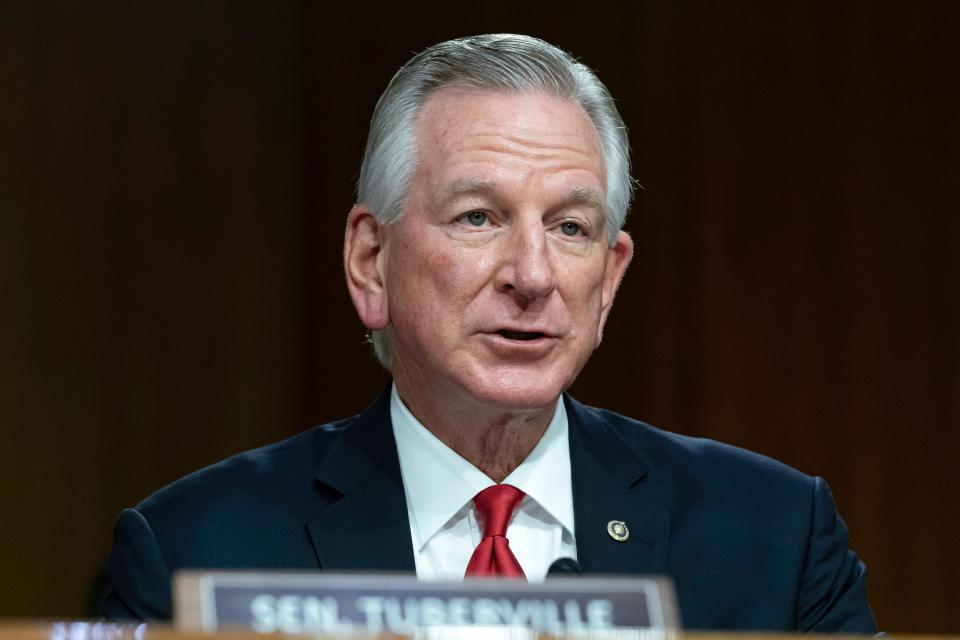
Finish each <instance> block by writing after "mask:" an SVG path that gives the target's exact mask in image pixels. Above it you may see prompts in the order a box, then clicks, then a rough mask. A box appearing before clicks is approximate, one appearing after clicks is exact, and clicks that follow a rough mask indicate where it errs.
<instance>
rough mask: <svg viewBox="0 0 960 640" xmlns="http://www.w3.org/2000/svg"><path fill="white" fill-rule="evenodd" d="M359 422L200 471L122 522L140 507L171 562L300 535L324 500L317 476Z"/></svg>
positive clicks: (228, 559)
mask: <svg viewBox="0 0 960 640" xmlns="http://www.w3.org/2000/svg"><path fill="white" fill-rule="evenodd" d="M354 422H355V418H349V419H346V420H341V421H338V422H334V423H330V424H326V425H322V426H318V427H314V428H312V429H309V430H307V431H304V432H302V433H300V434H297V435H295V436H293V437H291V438H288V439H286V440H282V441H280V442H277V443H274V444H271V445H268V446H264V447H260V448H257V449H252V450H250V451H245V452H242V453H239V454H236V455H234V456H231V457H229V458H227V459H225V460H222V461H220V462H217V463H215V464H213V465H210V466H208V467H205V468H203V469H200V470H198V471H194V472H193V473H190V474H189V475H187V476H184V477H182V478H180V479H179V480H176V481H175V482H173V483H171V484H169V485H167V486H165V487H163V488H162V489H160V490H158V491H157V492H155V493H153V494H152V495H150V496H149V497H147V498H146V499H145V500H143V501H142V502H140V503H139V504H138V505H137V506H136V507H134V509H133V510H132V511H127V512H125V514H123V515H122V516H121V521H120V522H121V523H122V522H123V518H124V516H126V517H127V519H133V514H136V519H137V520H142V522H141V523H140V525H141V527H149V529H150V531H151V535H153V536H154V537H155V538H156V540H157V541H158V544H159V545H160V547H161V551H162V552H163V555H164V557H165V559H166V561H167V563H168V565H169V566H171V567H173V566H189V565H194V564H204V563H210V564H219V562H216V559H217V558H219V557H220V555H221V554H222V555H223V557H224V563H228V564H229V563H233V564H236V563H238V562H239V561H238V560H237V559H236V558H234V557H233V556H234V555H238V554H240V553H241V550H240V549H239V548H238V549H235V550H232V549H231V548H230V547H231V544H236V545H238V546H240V545H243V546H246V547H248V548H253V547H256V546H258V545H259V544H260V543H261V542H262V541H263V540H266V539H268V538H270V537H274V536H278V537H290V536H294V535H298V532H300V531H301V530H302V528H303V523H304V521H305V520H306V518H307V517H309V515H310V513H311V512H312V511H313V510H315V509H317V508H320V507H322V506H323V505H324V504H325V496H324V495H323V494H322V493H321V492H319V491H318V490H317V487H316V482H315V478H314V476H315V474H316V471H317V468H318V466H319V465H320V464H321V463H322V461H323V460H324V458H325V457H327V456H328V455H330V454H331V453H332V452H333V451H334V449H335V447H336V444H337V443H338V442H339V441H340V440H341V438H342V435H343V434H344V433H346V432H347V431H348V430H349V429H350V427H351V426H352V425H353V424H354ZM214 549H215V550H216V552H215V553H212V552H211V550H214ZM232 551H234V552H235V553H231V552H232ZM243 553H245V554H246V553H250V552H249V551H245V552H243Z"/></svg>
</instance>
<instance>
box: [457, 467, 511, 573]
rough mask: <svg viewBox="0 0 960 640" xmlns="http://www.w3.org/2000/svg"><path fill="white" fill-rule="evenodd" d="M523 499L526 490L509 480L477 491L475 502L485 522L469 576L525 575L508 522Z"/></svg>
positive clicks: (481, 519) (468, 565)
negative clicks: (511, 483)
mask: <svg viewBox="0 0 960 640" xmlns="http://www.w3.org/2000/svg"><path fill="white" fill-rule="evenodd" d="M521 500H523V491H520V489H517V488H516V487H512V486H510V485H509V484H495V485H493V486H492V487H487V488H486V489H484V490H483V491H481V492H480V493H478V494H477V495H476V497H475V498H474V499H473V503H474V504H475V505H476V507H477V513H478V514H479V515H480V521H481V522H482V523H483V540H481V541H480V544H478V545H477V548H476V549H475V550H474V552H473V555H472V556H471V557H470V562H469V563H468V564H467V572H466V574H465V576H466V577H474V576H504V577H508V578H525V577H526V576H525V575H524V573H523V569H521V568H520V563H519V562H517V557H516V556H515V555H513V551H510V541H509V540H507V539H506V538H505V537H504V536H506V534H507V523H508V522H510V516H512V515H513V510H514V509H516V508H517V505H518V504H520V501H521Z"/></svg>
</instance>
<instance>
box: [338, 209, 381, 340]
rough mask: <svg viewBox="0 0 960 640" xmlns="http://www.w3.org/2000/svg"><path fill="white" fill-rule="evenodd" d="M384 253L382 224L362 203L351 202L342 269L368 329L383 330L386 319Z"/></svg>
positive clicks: (357, 308)
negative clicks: (352, 205) (353, 203)
mask: <svg viewBox="0 0 960 640" xmlns="http://www.w3.org/2000/svg"><path fill="white" fill-rule="evenodd" d="M384 256H385V253H384V234H383V226H382V225H381V224H380V223H379V222H378V221H377V219H376V218H375V217H374V215H373V213H371V212H370V210H369V209H368V208H367V207H366V206H365V205H363V204H356V205H354V207H353V209H351V210H350V215H349V216H347V233H346V236H345V237H344V239H343V268H344V271H345V272H346V275H347V289H348V290H349V291H350V299H351V300H353V306H354V307H355V308H356V310H357V314H358V315H359V316H360V321H361V322H363V324H364V326H366V327H367V329H370V330H371V331H377V330H380V329H383V328H385V327H386V326H387V324H389V322H390V313H389V311H388V306H387V289H386V284H385V279H384V273H383V258H384Z"/></svg>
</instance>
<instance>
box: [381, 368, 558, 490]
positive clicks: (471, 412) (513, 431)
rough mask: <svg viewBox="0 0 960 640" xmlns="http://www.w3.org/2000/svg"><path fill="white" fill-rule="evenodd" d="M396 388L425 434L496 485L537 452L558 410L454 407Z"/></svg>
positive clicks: (444, 398)
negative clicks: (532, 452) (436, 439)
mask: <svg viewBox="0 0 960 640" xmlns="http://www.w3.org/2000/svg"><path fill="white" fill-rule="evenodd" d="M395 383H396V385H397V391H398V392H399V394H400V398H401V400H403V403H404V404H405V405H406V406H407V408H408V409H409V410H410V413H412V414H413V415H414V417H416V418H417V420H419V421H420V423H421V424H422V425H423V426H425V427H426V428H427V430H429V431H430V432H431V433H432V434H433V435H435V436H436V437H437V438H439V439H440V441H441V442H443V443H444V444H445V445H447V446H448V447H450V448H451V449H453V450H454V451H456V452H457V454H459V455H460V456H461V457H463V458H464V459H465V460H466V461H467V462H469V463H470V464H472V465H473V466H475V467H476V468H477V469H479V470H480V471H482V472H483V473H484V474H485V475H486V476H487V477H489V478H490V479H491V480H493V481H494V482H497V483H499V482H503V480H504V479H505V478H506V477H507V476H508V475H510V473H511V472H513V470H514V469H516V468H517V467H518V466H520V463H521V462H523V461H524V460H525V459H526V458H527V456H528V455H529V454H530V452H531V451H533V448H534V447H535V446H536V445H537V443H538V442H539V441H540V438H541V437H542V436H543V434H544V432H545V431H546V429H547V426H548V425H549V424H550V421H551V420H552V419H553V414H554V412H555V411H556V406H557V405H556V403H555V402H554V403H551V404H550V405H548V406H545V407H538V408H535V409H523V410H510V409H504V408H502V407H496V406H491V405H489V404H485V403H483V402H479V401H476V400H473V399H469V400H465V401H460V400H459V399H458V400H457V401H454V400H452V399H451V396H450V395H448V394H441V393H436V392H434V393H431V392H430V390H425V389H424V388H423V387H419V386H418V385H408V384H404V383H403V382H402V381H401V380H399V379H397V380H395Z"/></svg>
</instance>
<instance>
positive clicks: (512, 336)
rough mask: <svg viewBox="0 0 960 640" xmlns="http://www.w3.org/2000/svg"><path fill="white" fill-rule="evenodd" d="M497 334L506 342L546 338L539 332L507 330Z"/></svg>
mask: <svg viewBox="0 0 960 640" xmlns="http://www.w3.org/2000/svg"><path fill="white" fill-rule="evenodd" d="M497 333H498V334H500V335H501V336H503V337H504V338H507V339H508V340H537V339H538V338H545V337H546V336H547V334H545V333H540V332H539V331H510V330H508V329H501V330H500V331H497Z"/></svg>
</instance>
